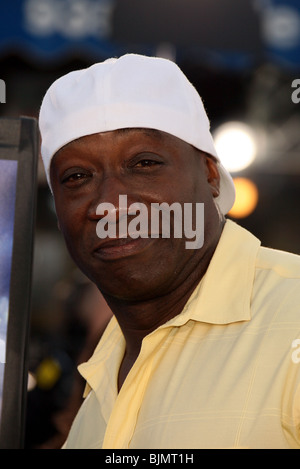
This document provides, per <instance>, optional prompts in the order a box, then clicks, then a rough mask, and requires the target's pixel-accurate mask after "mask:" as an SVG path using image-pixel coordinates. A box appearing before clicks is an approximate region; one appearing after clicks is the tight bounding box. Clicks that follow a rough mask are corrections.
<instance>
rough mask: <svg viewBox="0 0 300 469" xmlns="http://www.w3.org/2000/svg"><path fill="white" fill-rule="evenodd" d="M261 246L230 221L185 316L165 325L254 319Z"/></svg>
mask: <svg viewBox="0 0 300 469" xmlns="http://www.w3.org/2000/svg"><path fill="white" fill-rule="evenodd" d="M259 247H260V241H259V240H258V239H257V238H256V237H255V236H253V235H252V234H251V233H249V231H247V230H245V229H244V228H242V227H241V226H239V225H237V224H236V223H234V222H233V221H231V220H227V221H226V223H225V225H224V228H223V232H222V235H221V237H220V240H219V243H218V245H217V248H216V250H215V253H214V255H213V257H212V259H211V262H210V264H209V267H208V269H207V271H206V274H205V275H204V277H203V279H202V280H201V282H200V283H199V285H198V286H197V288H196V289H195V290H194V292H193V294H192V295H191V297H190V299H189V300H188V302H187V304H186V305H185V307H184V309H183V311H182V313H180V314H179V315H178V316H176V317H175V318H173V319H171V320H170V321H168V323H166V324H165V325H164V326H171V325H172V326H179V325H182V324H184V323H185V322H187V321H188V320H189V319H193V320H196V321H201V322H205V323H210V324H230V323H233V322H238V321H248V320H250V319H251V314H250V301H251V293H252V287H253V280H254V275H255V265H256V256H257V251H258V249H259ZM164 326H161V327H164Z"/></svg>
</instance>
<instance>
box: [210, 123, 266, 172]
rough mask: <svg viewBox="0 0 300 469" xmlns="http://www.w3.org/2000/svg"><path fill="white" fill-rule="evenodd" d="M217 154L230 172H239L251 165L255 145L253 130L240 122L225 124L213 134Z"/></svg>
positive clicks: (254, 153)
mask: <svg viewBox="0 0 300 469" xmlns="http://www.w3.org/2000/svg"><path fill="white" fill-rule="evenodd" d="M214 140H215V146H216V150H217V153H218V155H219V157H220V159H221V161H222V164H223V165H224V166H225V168H226V169H227V170H228V171H230V172H236V171H241V170H242V169H245V168H247V167H248V166H250V165H251V163H253V161H254V159H255V157H256V153H257V144H256V139H255V135H254V132H253V130H252V129H251V127H250V126H248V125H247V124H244V123H241V122H227V123H225V124H222V125H221V126H220V127H218V128H217V129H216V131H215V132H214Z"/></svg>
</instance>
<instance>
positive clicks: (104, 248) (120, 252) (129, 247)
mask: <svg viewBox="0 0 300 469" xmlns="http://www.w3.org/2000/svg"><path fill="white" fill-rule="evenodd" d="M153 241H155V239H152V238H150V237H145V238H142V237H138V238H131V237H126V238H106V239H104V240H102V241H101V242H100V243H99V245H98V246H97V247H96V248H95V249H94V251H93V252H94V254H95V255H96V256H97V257H100V258H103V259H118V258H121V257H127V256H131V255H134V254H137V253H139V252H141V251H143V250H144V249H145V248H147V247H148V246H149V245H150V244H152V243H153Z"/></svg>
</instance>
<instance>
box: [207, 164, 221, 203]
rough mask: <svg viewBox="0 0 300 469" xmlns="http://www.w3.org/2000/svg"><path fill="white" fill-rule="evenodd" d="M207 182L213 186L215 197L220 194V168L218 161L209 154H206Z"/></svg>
mask: <svg viewBox="0 0 300 469" xmlns="http://www.w3.org/2000/svg"><path fill="white" fill-rule="evenodd" d="M205 160H206V171H207V182H208V183H209V185H210V187H211V192H212V195H213V197H214V198H215V197H218V196H219V195H220V174H219V170H218V163H217V161H215V160H214V159H213V158H211V157H210V156H209V155H205Z"/></svg>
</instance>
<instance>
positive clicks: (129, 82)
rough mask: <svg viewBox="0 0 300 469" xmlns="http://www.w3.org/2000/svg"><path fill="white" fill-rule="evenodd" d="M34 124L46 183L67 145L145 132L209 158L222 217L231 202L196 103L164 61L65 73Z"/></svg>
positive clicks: (116, 62) (115, 62) (132, 58)
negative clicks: (105, 134)
mask: <svg viewBox="0 0 300 469" xmlns="http://www.w3.org/2000/svg"><path fill="white" fill-rule="evenodd" d="M39 125H40V131H41V137H42V149H41V152H42V158H43V162H44V165H45V171H46V175H47V179H48V182H49V185H50V176H49V170H50V163H51V159H52V157H53V155H54V154H55V153H56V152H57V151H58V150H59V149H60V148H62V147H63V146H64V145H66V144H67V143H69V142H71V141H73V140H75V139H77V138H79V137H83V136H85V135H91V134H94V133H98V132H106V131H111V130H116V129H121V128H151V129H157V130H161V131H164V132H168V133H169V134H171V135H174V136H175V137H178V138H180V139H182V140H184V141H185V142H187V143H189V144H190V145H193V146H194V147H196V148H198V149H199V150H202V151H204V152H207V153H209V154H211V155H213V156H215V157H216V158H217V159H218V162H219V163H218V166H219V173H220V178H221V179H220V195H219V196H218V197H217V198H216V199H215V201H216V203H217V204H218V206H219V208H220V211H221V212H222V213H223V214H226V213H227V212H228V211H229V210H230V209H231V207H232V205H233V203H234V199H235V190H234V184H233V181H232V178H231V176H230V174H229V173H228V172H227V171H226V169H225V168H224V167H223V166H222V164H221V163H220V160H219V158H218V155H217V152H216V149H215V146H214V143H213V139H212V135H211V133H210V124H209V120H208V117H207V115H206V112H205V109H204V107H203V103H202V100H201V98H200V96H199V94H198V92H197V91H196V89H195V88H194V86H193V85H192V84H191V83H190V82H189V80H188V79H187V78H186V76H185V75H184V74H183V73H182V71H181V70H180V68H179V67H178V66H177V65H176V64H175V63H174V62H172V61H170V60H167V59H163V58H158V57H146V56H143V55H137V54H126V55H124V56H122V57H120V58H118V59H114V58H113V59H108V60H106V61H104V62H101V63H96V64H94V65H92V66H91V67H89V68H87V69H83V70H77V71H74V72H70V73H68V74H67V75H65V76H63V77H61V78H59V79H58V80H56V81H55V82H54V83H53V84H52V85H51V86H50V88H49V89H48V91H47V93H46V95H45V97H44V99H43V102H42V106H41V110H40V118H39Z"/></svg>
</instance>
